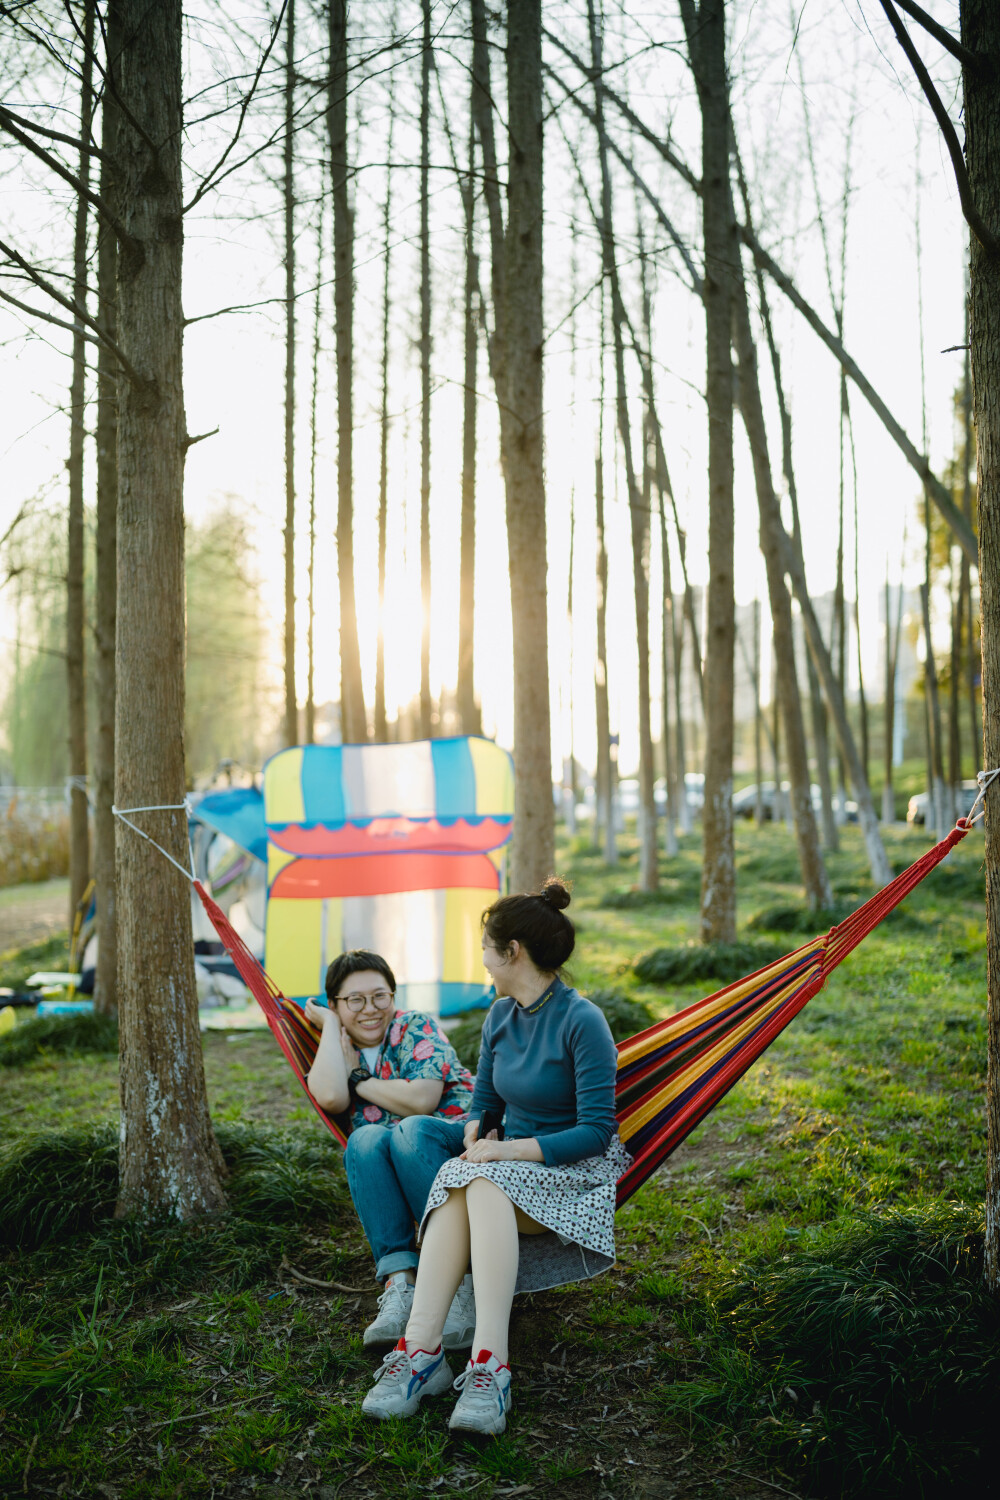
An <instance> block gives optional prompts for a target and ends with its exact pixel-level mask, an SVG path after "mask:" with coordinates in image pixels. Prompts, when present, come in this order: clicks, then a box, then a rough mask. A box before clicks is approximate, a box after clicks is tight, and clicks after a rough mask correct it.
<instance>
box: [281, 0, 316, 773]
mask: <svg viewBox="0 0 1000 1500" xmlns="http://www.w3.org/2000/svg"><path fill="white" fill-rule="evenodd" d="M287 7H288V8H287V10H286V11H285V151H284V160H285V176H284V184H283V194H282V197H283V208H284V216H285V537H284V540H285V744H286V745H297V744H298V742H299V709H298V702H297V700H296V697H295V181H294V170H295V156H294V143H295V0H287ZM317 279H318V278H317Z"/></svg>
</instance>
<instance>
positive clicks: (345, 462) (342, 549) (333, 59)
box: [327, 0, 368, 742]
mask: <svg viewBox="0 0 1000 1500" xmlns="http://www.w3.org/2000/svg"><path fill="white" fill-rule="evenodd" d="M329 39H330V86H329V102H328V108H327V129H328V132H329V136H330V170H331V173H332V177H333V272H334V283H333V307H334V317H335V322H336V330H335V342H336V361H337V576H338V579H339V583H340V720H341V733H342V735H343V738H344V740H345V742H347V741H353V742H358V741H364V740H366V739H367V738H368V723H367V719H366V717H365V700H364V692H363V688H362V682H361V651H360V647H359V645H358V616H357V606H356V602H355V587H354V211H353V209H352V208H351V201H350V191H349V178H350V163H349V159H348V131H347V93H348V68H349V60H348V38H347V0H330V10H329Z"/></svg>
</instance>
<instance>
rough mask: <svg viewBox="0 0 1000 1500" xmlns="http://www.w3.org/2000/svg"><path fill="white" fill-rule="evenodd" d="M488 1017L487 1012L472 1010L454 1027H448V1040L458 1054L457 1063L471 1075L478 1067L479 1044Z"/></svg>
mask: <svg viewBox="0 0 1000 1500" xmlns="http://www.w3.org/2000/svg"><path fill="white" fill-rule="evenodd" d="M488 1015H489V1011H486V1010H474V1011H472V1012H471V1013H470V1014H469V1015H468V1016H465V1017H464V1018H463V1019H462V1020H461V1021H459V1022H458V1023H457V1024H456V1025H455V1026H449V1027H448V1040H449V1042H450V1043H451V1045H452V1046H453V1047H454V1049H455V1051H456V1052H457V1053H458V1060H459V1062H460V1063H461V1064H462V1066H463V1067H465V1068H468V1069H469V1071H470V1072H472V1073H474V1072H475V1071H476V1069H477V1068H478V1066H479V1044H480V1042H481V1041H482V1036H483V1022H484V1021H485V1020H486V1017H487V1016H488Z"/></svg>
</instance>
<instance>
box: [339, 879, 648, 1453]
mask: <svg viewBox="0 0 1000 1500" xmlns="http://www.w3.org/2000/svg"><path fill="white" fill-rule="evenodd" d="M569 900H570V896H569V891H568V890H567V889H566V887H565V885H563V883H562V882H561V881H559V880H557V879H555V878H554V877H553V878H550V879H549V880H547V881H546V883H545V885H544V886H543V887H542V888H541V890H539V891H537V892H534V893H533V894H530V895H520V896H504V897H502V898H501V899H500V900H499V901H497V902H496V903H495V904H494V905H493V906H491V907H490V908H489V909H488V910H487V911H486V912H485V913H484V914H483V935H482V941H483V962H484V964H485V966H486V968H487V970H488V971H489V973H490V975H491V977H492V979H493V982H494V984H495V986H496V993H497V999H496V1001H495V1003H494V1005H493V1007H492V1009H491V1010H490V1013H489V1015H488V1016H487V1018H486V1023H485V1025H484V1027H483V1040H482V1049H481V1051H480V1056H479V1069H478V1072H477V1075H476V1086H475V1093H474V1095H473V1100H472V1111H471V1113H472V1118H471V1120H470V1122H469V1124H468V1125H467V1126H466V1128H465V1150H464V1151H463V1152H462V1154H461V1156H458V1157H455V1158H453V1159H452V1160H451V1161H449V1162H446V1163H445V1165H444V1166H443V1167H442V1168H441V1170H440V1171H439V1172H438V1174H437V1177H436V1178H435V1180H434V1183H433V1185H432V1187H431V1190H430V1194H429V1196H428V1199H427V1207H426V1209H425V1212H424V1219H423V1223H422V1225H421V1233H422V1235H423V1243H422V1249H421V1256H420V1267H419V1270H418V1274H417V1285H416V1290H415V1293H414V1298H413V1308H412V1311H411V1313H410V1319H409V1322H408V1324H407V1328H406V1336H405V1338H404V1339H401V1340H400V1342H399V1344H398V1346H397V1347H396V1349H394V1350H393V1351H392V1353H391V1354H389V1355H387V1357H386V1359H385V1362H384V1364H383V1367H382V1369H381V1371H380V1372H379V1375H378V1377H377V1378H376V1382H375V1384H374V1386H373V1387H372V1389H371V1390H370V1391H369V1393H368V1395H367V1396H366V1398H365V1401H364V1410H365V1411H366V1412H367V1413H368V1414H369V1415H370V1416H375V1417H389V1416H409V1415H412V1414H413V1413H414V1412H415V1411H416V1409H417V1406H418V1405H419V1403H420V1400H421V1398H422V1397H423V1396H425V1395H435V1394H439V1393H440V1392H442V1391H444V1390H445V1389H446V1388H447V1387H448V1386H449V1385H450V1384H451V1383H452V1382H451V1372H450V1370H449V1368H448V1365H447V1362H446V1361H445V1358H444V1354H443V1352H442V1350H441V1347H440V1346H441V1330H442V1327H443V1325H444V1319H445V1317H446V1315H447V1312H448V1308H449V1306H450V1305H451V1300H452V1298H453V1297H454V1295H455V1289H456V1287H457V1286H458V1284H459V1282H460V1281H461V1279H462V1276H463V1274H464V1273H465V1270H466V1267H467V1266H468V1264H469V1260H470V1258H471V1262H472V1276H473V1282H474V1284H475V1291H476V1336H475V1341H474V1343H473V1346H472V1347H473V1358H472V1359H471V1360H470V1361H469V1364H468V1366H467V1368H466V1370H465V1371H464V1372H463V1374H462V1375H460V1376H459V1378H458V1380H457V1381H455V1385H456V1386H459V1387H460V1388H461V1390H462V1395H461V1397H460V1399H459V1402H458V1404H457V1406H456V1407H455V1410H454V1411H453V1413H452V1416H451V1422H450V1426H451V1427H452V1428H455V1429H459V1430H463V1431H473V1432H484V1433H497V1432H502V1431H503V1430H504V1427H505V1426H506V1417H507V1412H508V1411H509V1409H510V1405H511V1377H510V1369H509V1366H508V1364H507V1333H508V1324H509V1320H510V1307H511V1301H512V1298H513V1296H514V1293H515V1291H540V1290H542V1289H543V1288H545V1287H551V1286H559V1285H561V1284H562V1283H564V1282H567V1281H579V1280H582V1279H584V1278H585V1277H588V1276H594V1275H597V1274H598V1272H600V1271H603V1270H606V1269H607V1268H608V1267H609V1266H611V1265H613V1264H614V1208H615V1184H616V1182H617V1179H618V1177H619V1176H620V1175H621V1173H622V1172H623V1171H624V1170H625V1168H626V1167H627V1165H628V1162H629V1158H628V1155H627V1153H626V1152H625V1149H624V1147H623V1146H622V1145H621V1142H620V1141H619V1139H618V1127H617V1121H616V1119H615V1073H616V1069H617V1052H616V1049H615V1044H614V1041H613V1039H612V1036H611V1032H610V1030H609V1029H608V1024H607V1021H606V1020H605V1018H604V1015H603V1013H602V1012H601V1011H600V1010H599V1009H598V1008H597V1006H596V1005H593V1004H591V1002H590V1001H589V1000H585V999H584V998H583V997H582V996H581V995H579V994H578V993H577V992H576V990H574V989H570V988H569V986H567V985H566V984H564V983H563V981H562V980H561V979H560V978H559V973H558V971H559V969H560V968H561V966H562V965H563V964H564V963H565V962H566V960H567V959H568V958H569V956H570V954H571V953H572V951H573V947H574V944H575V941H576V938H575V933H574V930H573V924H572V922H571V921H570V920H569V918H568V917H567V916H566V912H565V908H566V907H567V906H568V905H569ZM484 1115H485V1116H488V1117H490V1119H492V1120H496V1121H501V1120H502V1122H503V1130H502V1131H501V1132H500V1136H501V1138H500V1139H498V1138H497V1133H496V1132H493V1131H490V1132H489V1133H488V1136H487V1138H486V1139H480V1138H479V1124H480V1120H481V1119H482V1118H483V1117H484ZM417 1128H418V1129H419V1128H420V1126H419V1125H418V1126H417ZM424 1128H429V1129H433V1122H427V1123H426V1125H425V1126H424Z"/></svg>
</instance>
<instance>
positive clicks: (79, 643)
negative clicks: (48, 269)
mask: <svg viewBox="0 0 1000 1500" xmlns="http://www.w3.org/2000/svg"><path fill="white" fill-rule="evenodd" d="M95 11H96V5H95V0H85V3H84V7H83V27H82V30H83V66H82V68H81V75H80V165H79V168H78V171H79V180H80V186H81V188H82V191H81V192H80V193H79V194H78V195H77V200H76V221H75V225H74V231H73V301H74V303H75V304H76V306H77V307H78V308H83V309H85V308H86V306H87V225H88V220H89V218H90V203H89V201H88V199H87V196H86V195H87V193H88V192H89V190H90V153H91V145H90V136H91V124H92V121H93V114H94V94H93V75H94V16H95ZM86 384H87V344H86V335H85V330H84V325H83V323H82V321H81V320H80V319H79V318H77V319H76V320H75V323H74V328H73V375H72V380H71V382H70V392H69V463H68V465H67V467H68V470H69V532H68V538H67V542H68V545H67V554H66V686H67V720H68V727H69V774H70V778H71V780H70V792H69V805H70V822H69V925H70V931H72V930H73V920H74V917H75V915H76V909H77V906H78V905H79V903H80V901H81V900H82V898H83V894H84V891H85V890H86V888H87V885H88V883H89V881H90V826H89V824H90V819H89V814H88V807H87V695H86V687H85V683H84V631H85V629H86V623H85V615H86V609H85V600H84V552H85V541H84V526H83V450H84V440H85V437H86V420H85V417H86V407H85V402H86V397H87V392H86Z"/></svg>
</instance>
